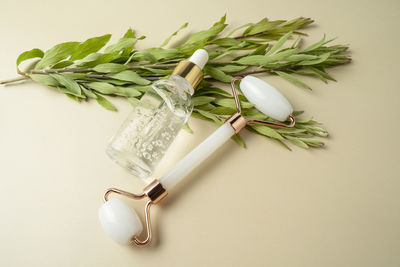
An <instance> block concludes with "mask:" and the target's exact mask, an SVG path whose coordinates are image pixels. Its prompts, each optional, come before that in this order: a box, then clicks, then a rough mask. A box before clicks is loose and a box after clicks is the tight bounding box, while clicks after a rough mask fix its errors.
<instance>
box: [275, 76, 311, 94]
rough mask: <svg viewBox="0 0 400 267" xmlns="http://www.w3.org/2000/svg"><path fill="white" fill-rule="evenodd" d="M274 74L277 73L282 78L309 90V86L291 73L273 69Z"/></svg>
mask: <svg viewBox="0 0 400 267" xmlns="http://www.w3.org/2000/svg"><path fill="white" fill-rule="evenodd" d="M275 73H276V74H278V75H279V76H281V77H282V78H284V79H285V80H287V81H289V82H291V83H293V84H295V85H297V86H300V87H302V88H305V89H308V90H311V87H310V86H308V85H307V84H305V83H303V82H302V81H300V80H299V79H297V78H296V77H294V76H293V75H291V74H289V73H286V72H282V71H275Z"/></svg>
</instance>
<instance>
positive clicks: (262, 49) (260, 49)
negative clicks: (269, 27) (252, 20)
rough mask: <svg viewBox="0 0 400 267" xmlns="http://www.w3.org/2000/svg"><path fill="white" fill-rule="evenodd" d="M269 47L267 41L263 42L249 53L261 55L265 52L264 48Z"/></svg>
mask: <svg viewBox="0 0 400 267" xmlns="http://www.w3.org/2000/svg"><path fill="white" fill-rule="evenodd" d="M268 47H269V44H268V43H266V44H263V45H260V46H259V47H257V49H255V50H254V51H253V52H251V53H250V54H249V55H250V56H252V55H263V54H265V50H266V49H267V48H268Z"/></svg>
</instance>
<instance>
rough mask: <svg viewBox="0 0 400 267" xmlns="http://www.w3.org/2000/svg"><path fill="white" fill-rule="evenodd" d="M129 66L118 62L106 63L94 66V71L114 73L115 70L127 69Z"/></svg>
mask: <svg viewBox="0 0 400 267" xmlns="http://www.w3.org/2000/svg"><path fill="white" fill-rule="evenodd" d="M127 68H128V67H127V66H125V65H123V64H117V63H104V64H100V65H97V66H96V67H94V68H93V70H94V71H97V72H102V73H113V72H120V71H123V70H126V69H127Z"/></svg>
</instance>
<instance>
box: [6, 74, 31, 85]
mask: <svg viewBox="0 0 400 267" xmlns="http://www.w3.org/2000/svg"><path fill="white" fill-rule="evenodd" d="M27 79H29V77H26V76H21V77H16V78H12V79H8V80H4V81H0V84H8V83H14V82H19V81H23V80H27Z"/></svg>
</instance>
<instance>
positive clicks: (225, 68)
mask: <svg viewBox="0 0 400 267" xmlns="http://www.w3.org/2000/svg"><path fill="white" fill-rule="evenodd" d="M216 68H217V69H218V70H220V71H222V72H227V73H234V72H239V71H242V70H244V69H246V68H247V66H243V65H233V64H228V65H224V66H221V67H216Z"/></svg>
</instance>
